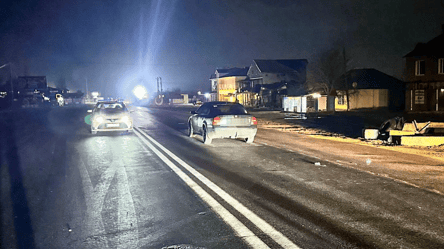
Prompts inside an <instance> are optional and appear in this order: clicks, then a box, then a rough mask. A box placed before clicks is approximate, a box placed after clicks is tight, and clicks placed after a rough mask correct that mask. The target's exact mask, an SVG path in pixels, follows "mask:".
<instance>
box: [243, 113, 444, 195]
mask: <svg viewBox="0 0 444 249" xmlns="http://www.w3.org/2000/svg"><path fill="white" fill-rule="evenodd" d="M251 113H252V114H253V115H254V116H255V117H256V118H257V119H258V128H259V129H260V130H261V129H265V130H273V131H278V132H279V133H276V134H274V135H273V136H274V139H275V140H276V142H274V143H273V141H271V140H268V141H267V140H263V139H265V137H262V138H261V136H260V134H259V132H258V136H257V139H256V142H259V143H266V144H269V145H271V144H273V146H277V147H282V148H285V149H289V148H299V149H298V150H299V151H301V148H303V149H302V150H304V151H306V152H307V151H308V152H309V153H308V154H310V153H311V154H312V155H317V153H316V152H319V153H323V154H325V155H327V157H329V158H331V159H332V161H334V162H341V163H338V164H339V165H341V166H345V167H350V168H354V169H357V170H360V171H365V172H368V173H370V174H373V175H378V176H382V177H387V178H391V179H393V180H395V181H399V182H403V183H406V184H409V185H412V186H414V187H419V188H423V189H425V190H428V191H431V192H435V193H438V194H440V195H444V146H433V147H417V146H392V145H387V144H386V143H385V142H383V141H381V140H365V139H363V138H360V137H357V138H352V137H347V136H345V135H343V134H339V133H334V132H331V131H328V130H326V129H322V127H317V128H313V125H312V122H313V120H307V119H306V120H298V121H297V122H294V120H292V119H286V117H288V114H286V113H281V112H254V111H253V112H251ZM279 134H282V137H280V135H279ZM285 134H286V135H285ZM325 148H328V149H327V150H326V149H325ZM347 158H349V159H350V162H349V163H346V162H345V161H347V160H346V159H347ZM351 161H353V162H355V163H351ZM369 161H370V162H371V163H368V162H369ZM344 162H345V163H344Z"/></svg>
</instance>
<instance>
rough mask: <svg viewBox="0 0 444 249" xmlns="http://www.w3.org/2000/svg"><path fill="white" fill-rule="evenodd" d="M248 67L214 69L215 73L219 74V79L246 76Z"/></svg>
mask: <svg viewBox="0 0 444 249" xmlns="http://www.w3.org/2000/svg"><path fill="white" fill-rule="evenodd" d="M248 69H249V67H244V68H237V67H234V68H224V69H216V73H219V78H224V77H233V76H247V73H248Z"/></svg>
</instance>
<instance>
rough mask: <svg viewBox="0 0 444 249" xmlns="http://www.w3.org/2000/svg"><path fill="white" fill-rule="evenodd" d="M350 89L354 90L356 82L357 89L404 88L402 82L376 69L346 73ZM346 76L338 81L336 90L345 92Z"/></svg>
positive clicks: (355, 70) (354, 70)
mask: <svg viewBox="0 0 444 249" xmlns="http://www.w3.org/2000/svg"><path fill="white" fill-rule="evenodd" d="M346 76H347V83H348V89H353V88H354V87H353V83H354V82H356V83H357V85H356V88H357V89H395V88H398V89H399V88H400V87H404V84H403V82H402V81H401V80H399V79H397V78H395V77H393V76H390V75H388V74H385V73H383V72H381V71H378V70H376V69H374V68H364V69H353V70H350V71H348V72H347V73H346ZM342 82H344V75H341V76H340V77H339V78H338V79H337V80H336V82H335V83H336V84H335V85H336V86H337V89H336V90H345V85H344V84H343V83H342Z"/></svg>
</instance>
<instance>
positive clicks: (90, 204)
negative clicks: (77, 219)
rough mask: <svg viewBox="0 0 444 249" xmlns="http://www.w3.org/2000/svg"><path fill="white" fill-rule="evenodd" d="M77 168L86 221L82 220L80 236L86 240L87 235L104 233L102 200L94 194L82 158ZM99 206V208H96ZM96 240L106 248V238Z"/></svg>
mask: <svg viewBox="0 0 444 249" xmlns="http://www.w3.org/2000/svg"><path fill="white" fill-rule="evenodd" d="M79 170H80V176H81V178H82V187H83V193H84V194H85V204H86V221H85V222H83V225H82V238H85V241H86V242H87V241H88V239H89V237H91V236H96V235H98V234H104V233H105V226H104V225H103V220H102V215H101V211H102V206H103V200H102V201H100V200H99V198H98V197H97V196H95V195H97V194H96V193H95V191H94V190H95V189H94V188H93V186H92V183H91V178H90V176H89V173H88V170H87V169H86V166H85V163H84V162H83V160H82V159H80V164H79ZM103 198H104V196H103ZM99 207H100V209H98V208H99ZM98 242H102V243H103V244H102V245H100V246H101V247H103V248H108V243H107V241H106V240H98V241H97V242H96V243H98Z"/></svg>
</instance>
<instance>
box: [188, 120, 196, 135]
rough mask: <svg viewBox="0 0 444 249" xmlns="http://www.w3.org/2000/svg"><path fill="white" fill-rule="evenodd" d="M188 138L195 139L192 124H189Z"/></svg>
mask: <svg viewBox="0 0 444 249" xmlns="http://www.w3.org/2000/svg"><path fill="white" fill-rule="evenodd" d="M187 133H188V136H189V137H194V130H193V126H192V125H191V122H188V131H187Z"/></svg>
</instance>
